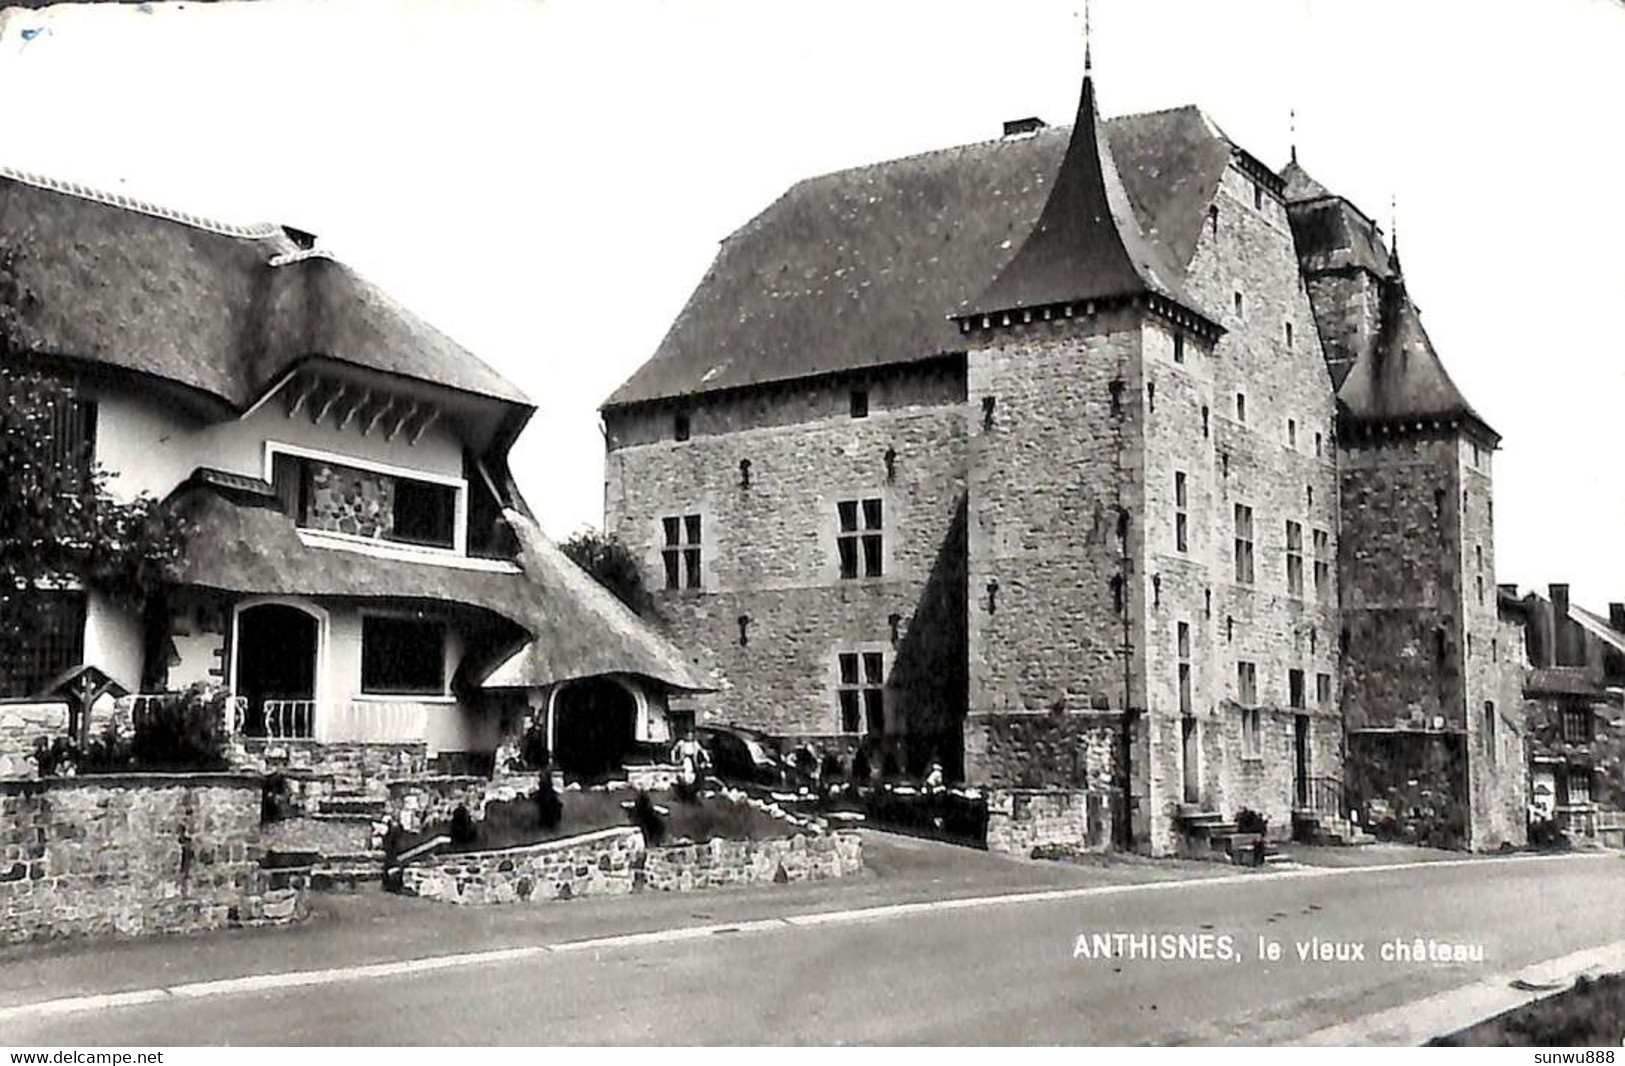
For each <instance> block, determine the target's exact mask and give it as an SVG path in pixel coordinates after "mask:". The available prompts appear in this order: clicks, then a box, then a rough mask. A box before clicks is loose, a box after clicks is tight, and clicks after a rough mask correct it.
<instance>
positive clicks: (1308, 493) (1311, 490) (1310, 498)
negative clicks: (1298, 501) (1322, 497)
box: [1303, 485, 1315, 509]
mask: <svg viewBox="0 0 1625 1066" xmlns="http://www.w3.org/2000/svg"><path fill="white" fill-rule="evenodd" d="M1303 502H1304V505H1305V506H1307V507H1309V508H1310V509H1313V508H1314V506H1315V487H1314V486H1313V485H1305V486H1304V487H1303Z"/></svg>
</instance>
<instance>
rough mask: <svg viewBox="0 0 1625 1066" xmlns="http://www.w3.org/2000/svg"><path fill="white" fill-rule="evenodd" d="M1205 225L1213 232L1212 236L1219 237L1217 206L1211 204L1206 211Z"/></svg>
mask: <svg viewBox="0 0 1625 1066" xmlns="http://www.w3.org/2000/svg"><path fill="white" fill-rule="evenodd" d="M1207 224H1208V226H1209V227H1210V228H1211V229H1212V230H1213V235H1214V236H1215V237H1217V236H1218V235H1219V205H1218V204H1213V205H1212V206H1210V207H1209V208H1208V209H1207Z"/></svg>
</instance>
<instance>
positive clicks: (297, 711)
mask: <svg viewBox="0 0 1625 1066" xmlns="http://www.w3.org/2000/svg"><path fill="white" fill-rule="evenodd" d="M242 709H243V724H242V728H240V729H239V730H238V732H239V733H241V734H242V735H243V736H247V737H265V738H267V739H269V740H309V739H310V738H311V737H314V736H315V735H316V701H315V700H300V699H265V700H261V701H260V705H259V713H258V714H257V715H256V714H254V713H253V710H254V708H253V707H252V706H251V705H250V704H249V702H248V701H247V700H242Z"/></svg>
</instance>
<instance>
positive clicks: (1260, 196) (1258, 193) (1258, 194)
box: [1253, 182, 1264, 211]
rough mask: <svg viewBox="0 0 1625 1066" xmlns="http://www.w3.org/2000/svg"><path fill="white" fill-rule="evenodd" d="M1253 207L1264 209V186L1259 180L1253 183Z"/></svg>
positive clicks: (1257, 209) (1259, 209)
mask: <svg viewBox="0 0 1625 1066" xmlns="http://www.w3.org/2000/svg"><path fill="white" fill-rule="evenodd" d="M1253 209H1254V210H1256V211H1262V210H1264V186H1262V185H1259V184H1258V183H1257V182H1254V183H1253Z"/></svg>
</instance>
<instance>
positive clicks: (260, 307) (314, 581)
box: [0, 169, 710, 774]
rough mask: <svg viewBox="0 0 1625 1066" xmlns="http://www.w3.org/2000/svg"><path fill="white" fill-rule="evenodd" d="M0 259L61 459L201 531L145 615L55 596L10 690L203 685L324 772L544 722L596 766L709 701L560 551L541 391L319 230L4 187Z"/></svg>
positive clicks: (63, 593)
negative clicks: (373, 278) (543, 482)
mask: <svg viewBox="0 0 1625 1066" xmlns="http://www.w3.org/2000/svg"><path fill="white" fill-rule="evenodd" d="M0 243H3V245H4V246H5V248H6V249H7V251H8V252H9V253H10V258H11V259H12V260H13V261H14V267H13V270H14V271H15V274H16V276H17V281H18V282H19V285H20V288H21V290H22V291H23V292H25V293H26V294H27V299H25V300H24V301H22V303H23V306H22V307H20V308H19V309H18V310H19V312H20V315H19V317H20V323H19V325H18V326H17V327H15V329H16V332H17V333H18V334H19V335H18V336H17V337H15V338H13V341H14V343H12V344H11V345H9V346H8V347H9V349H10V350H11V351H13V352H15V353H17V354H16V355H15V356H14V358H18V359H25V360H27V361H28V362H29V363H30V364H31V365H33V366H35V367H37V368H39V369H43V370H45V371H47V372H49V373H51V374H52V375H54V376H57V377H59V378H60V379H62V380H63V381H65V382H67V383H68V384H70V385H71V387H72V390H73V392H74V395H75V396H76V401H75V404H74V408H73V410H72V411H71V412H67V413H65V415H64V417H63V418H62V419H59V420H58V423H59V424H58V425H57V426H56V430H55V431H56V432H58V433H60V434H61V435H63V436H64V437H68V438H72V439H71V440H67V441H63V442H59V443H62V444H63V446H64V450H65V454H66V453H69V452H76V451H77V449H76V448H74V447H70V446H71V445H81V444H82V445H85V446H86V447H85V449H84V451H85V452H86V453H87V454H92V455H93V456H94V459H95V462H97V463H98V464H100V465H101V466H103V467H104V468H106V469H107V470H109V471H111V472H112V473H113V475H114V476H113V478H112V481H111V485H110V487H111V490H112V491H113V492H114V494H115V495H117V496H120V497H125V498H134V497H136V496H138V495H140V494H143V493H145V494H151V495H153V496H155V497H158V498H160V499H164V500H167V501H168V502H169V503H170V505H171V506H173V507H174V508H175V509H176V510H177V511H178V512H179V513H180V514H182V515H183V516H184V517H185V518H186V519H187V521H188V523H189V525H190V527H191V534H190V537H189V539H188V547H187V550H186V554H185V559H184V561H183V562H182V564H181V566H180V567H179V570H178V572H177V573H176V574H175V575H174V580H173V582H172V583H171V584H170V585H169V587H168V588H167V591H166V594H165V595H164V597H163V601H162V602H161V603H149V604H148V607H147V609H146V610H145V611H144V612H142V613H140V614H135V613H132V612H130V611H128V610H124V609H121V608H119V607H118V606H116V605H115V604H114V603H112V602H111V601H109V600H108V599H106V598H104V597H102V596H100V595H98V593H97V591H96V590H95V589H80V588H63V589H57V590H53V591H50V592H43V591H42V592H39V593H38V596H39V597H40V598H41V601H42V602H41V604H40V609H39V611H38V612H37V617H38V618H39V619H40V625H39V626H38V627H37V629H38V631H37V632H36V633H35V634H34V636H33V637H32V638H31V639H30V640H29V641H28V642H27V645H26V647H25V648H24V649H23V652H22V661H21V662H20V663H16V664H8V665H9V666H13V667H16V668H15V669H8V670H7V671H6V674H7V676H8V678H10V680H11V688H13V689H15V691H8V692H4V693H0V696H10V697H19V696H20V697H27V696H30V695H34V694H35V693H34V692H33V691H32V689H34V688H36V687H37V686H38V685H40V684H42V683H43V682H44V680H45V679H47V678H50V677H53V676H56V675H58V674H59V673H60V672H61V671H63V670H64V669H67V668H70V667H72V666H74V665H75V664H78V663H82V662H88V663H93V664H95V665H96V666H97V667H98V668H99V669H100V670H102V671H104V672H105V673H106V674H107V675H108V676H109V677H110V678H112V679H114V680H116V681H117V683H118V684H119V686H120V687H122V688H123V689H126V690H128V691H129V692H130V693H134V694H137V695H135V696H133V697H130V698H131V699H133V700H137V701H139V700H140V699H142V698H144V696H146V697H150V696H151V695H152V694H156V693H161V692H165V691H169V690H175V689H179V688H182V687H185V686H187V685H190V684H193V683H196V682H200V681H205V682H208V681H212V682H215V683H217V684H219V685H222V686H224V687H226V688H227V689H229V691H230V694H231V697H232V700H231V706H232V707H233V709H234V713H233V715H232V718H233V721H232V723H231V724H232V728H233V729H234V730H235V733H236V735H237V738H238V741H239V744H238V745H237V747H238V750H239V751H240V752H241V753H243V754H244V757H245V758H248V759H249V760H251V761H253V760H258V761H260V762H267V761H270V762H274V761H278V760H282V761H289V760H292V761H294V762H300V763H304V764H309V765H320V764H321V763H322V762H323V760H324V758H326V755H324V753H333V752H343V753H344V757H345V758H346V759H348V760H350V762H351V763H352V764H353V763H355V762H357V761H359V762H361V763H363V764H365V765H369V766H370V765H386V764H387V765H391V766H400V765H411V766H417V765H422V764H423V763H424V762H426V761H430V760H436V759H438V760H439V761H440V762H441V763H442V764H446V763H450V764H454V765H455V764H459V763H465V764H472V765H480V764H488V763H489V762H490V760H491V757H492V755H493V753H494V752H495V751H496V749H497V748H498V745H499V743H501V741H502V739H503V738H504V736H508V737H510V738H511V737H512V735H513V733H514V731H515V730H516V729H517V728H519V723H521V722H522V721H523V720H525V719H526V718H529V717H534V716H537V715H538V714H539V715H542V716H545V720H546V722H547V726H548V735H549V738H550V740H551V741H552V743H553V751H554V753H555V757H556V764H559V765H562V766H563V767H564V768H565V769H567V770H568V769H572V768H573V769H575V770H577V771H579V772H581V773H583V774H588V773H597V772H605V771H612V770H613V769H614V768H615V766H616V764H617V763H618V761H619V760H622V759H623V758H624V757H625V755H626V753H627V752H628V751H630V750H632V749H633V748H635V747H636V746H637V745H638V744H639V743H640V742H647V743H657V742H660V741H662V740H664V739H665V737H666V735H667V721H666V708H667V697H668V695H669V694H671V693H689V692H694V691H700V690H705V689H708V688H709V687H710V682H709V680H708V676H707V675H706V674H704V673H702V672H701V671H699V670H698V669H697V668H696V667H695V666H694V665H693V663H692V662H691V660H690V659H689V658H688V657H687V656H686V655H684V653H682V652H681V651H679V650H678V649H677V648H676V647H675V646H673V645H672V644H671V643H670V642H669V641H668V640H667V639H665V638H664V637H663V636H662V635H660V634H659V633H658V632H656V631H655V630H653V629H652V628H650V627H649V626H648V625H647V624H645V623H644V622H643V621H642V620H640V619H639V618H638V617H637V616H636V615H635V614H634V613H633V612H632V611H630V610H629V609H627V608H626V607H625V606H623V605H622V604H621V603H620V602H619V601H618V600H617V599H615V598H614V597H613V596H612V595H610V594H609V593H608V592H606V591H605V590H604V589H602V588H600V587H599V586H598V585H597V584H596V583H595V582H594V581H593V580H592V579H591V578H589V577H588V576H587V575H586V574H585V573H583V572H582V571H581V570H579V569H578V568H577V567H576V566H575V565H574V564H573V563H571V562H570V561H569V560H568V559H567V558H566V557H565V556H564V555H562V554H561V553H560V551H559V550H558V548H557V547H555V546H554V545H553V544H552V543H551V542H549V541H548V539H547V538H546V537H545V536H543V535H542V533H541V531H540V529H539V528H538V526H537V523H536V520H535V518H534V516H533V515H532V513H531V511H530V510H529V508H528V507H527V506H526V503H525V501H524V500H523V499H522V498H521V497H520V495H519V493H518V491H517V490H516V488H515V486H514V483H513V479H512V478H511V476H510V475H509V471H508V465H507V459H508V453H509V449H510V447H511V446H512V444H513V443H514V440H515V439H516V438H517V437H518V435H519V433H520V431H521V430H522V429H523V428H524V426H525V424H526V422H527V421H528V420H529V419H530V417H531V415H532V414H533V413H534V410H535V409H534V407H533V405H532V404H531V403H530V402H529V400H527V399H526V398H525V396H524V395H523V394H522V393H521V392H520V391H519V390H518V389H517V388H515V387H514V386H513V385H512V384H510V383H509V382H508V381H506V380H504V378H503V377H502V376H501V375H500V374H498V373H497V372H495V371H494V370H492V369H491V368H490V367H488V366H486V365H485V364H484V363H482V362H481V361H480V360H479V359H478V358H476V357H475V356H474V355H472V354H471V353H469V352H468V351H466V350H465V349H463V348H462V347H461V346H459V345H458V344H457V343H456V342H454V341H453V340H451V339H450V338H449V337H447V336H446V335H445V334H443V333H441V332H439V331H438V330H436V329H435V328H434V327H433V326H431V325H429V324H428V323H426V322H424V321H423V320H421V319H420V318H418V317H417V316H415V315H413V314H412V313H411V312H410V311H408V310H406V309H405V308H403V307H401V306H400V305H398V304H397V303H395V302H394V301H392V300H391V299H390V298H389V297H388V296H387V295H386V294H385V293H383V292H382V291H380V290H379V289H378V288H377V287H376V286H374V285H372V284H371V283H369V282H368V281H367V280H366V279H365V278H362V277H361V276H360V275H359V274H357V273H356V272H355V271H354V270H352V269H351V268H349V267H348V266H346V265H345V264H343V263H341V262H339V261H337V260H335V259H334V258H333V257H331V256H330V255H328V254H327V253H326V252H325V251H323V250H322V249H321V248H320V247H318V246H317V244H316V241H315V238H314V237H313V236H311V235H310V234H307V233H304V232H302V231H299V230H296V229H292V228H289V227H283V226H276V225H257V226H236V225H229V224H225V223H221V222H217V221H212V220H209V219H204V218H198V217H195V216H192V215H188V214H185V213H181V212H177V211H170V210H166V209H163V208H160V207H157V206H155V205H152V204H149V203H142V202H137V201H134V200H131V199H129V198H127V197H123V196H116V195H110V194H106V193H102V192H98V191H96V190H92V189H87V188H83V187H80V186H77V185H72V184H69V183H64V182H60V181H56V180H52V179H49V178H44V177H39V176H36V175H31V174H24V173H18V172H14V171H9V170H3V169H0ZM358 752H359V755H358ZM372 756H381V758H373V757H372Z"/></svg>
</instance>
